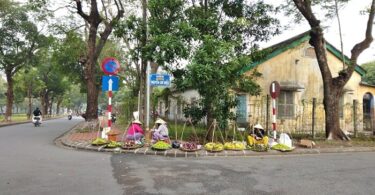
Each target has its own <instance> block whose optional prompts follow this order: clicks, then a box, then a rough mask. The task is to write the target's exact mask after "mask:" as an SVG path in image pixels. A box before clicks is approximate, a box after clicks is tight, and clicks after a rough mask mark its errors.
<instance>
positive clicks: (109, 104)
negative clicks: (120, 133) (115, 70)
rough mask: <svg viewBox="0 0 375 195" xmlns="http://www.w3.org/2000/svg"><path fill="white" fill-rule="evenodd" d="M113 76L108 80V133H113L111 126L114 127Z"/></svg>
mask: <svg viewBox="0 0 375 195" xmlns="http://www.w3.org/2000/svg"><path fill="white" fill-rule="evenodd" d="M111 77H112V75H109V80H108V107H107V110H108V131H111V126H112V84H113V81H112V78H111Z"/></svg>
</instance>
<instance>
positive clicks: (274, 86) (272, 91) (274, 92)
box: [270, 81, 280, 140]
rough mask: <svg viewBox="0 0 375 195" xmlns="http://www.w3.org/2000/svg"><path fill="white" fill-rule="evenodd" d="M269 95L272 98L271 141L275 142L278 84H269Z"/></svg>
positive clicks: (275, 82)
mask: <svg viewBox="0 0 375 195" xmlns="http://www.w3.org/2000/svg"><path fill="white" fill-rule="evenodd" d="M270 94H271V97H272V130H273V132H272V133H273V139H274V140H276V98H277V97H278V96H279V95H280V84H279V83H278V82H277V81H273V82H272V83H271V86H270Z"/></svg>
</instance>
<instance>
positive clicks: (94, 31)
mask: <svg viewBox="0 0 375 195" xmlns="http://www.w3.org/2000/svg"><path fill="white" fill-rule="evenodd" d="M75 2H76V9H77V13H78V14H79V15H80V16H81V17H82V18H83V19H84V20H85V23H86V24H87V25H88V39H87V51H86V53H85V56H83V57H82V58H81V64H82V66H84V80H85V82H86V88H87V109H86V120H88V121H91V120H96V119H97V117H98V92H99V89H98V87H99V85H98V84H97V82H96V74H97V73H96V71H95V70H96V66H97V65H98V63H97V61H98V58H99V55H100V53H101V51H102V49H103V47H104V45H105V43H106V42H107V39H108V37H109V35H110V34H111V32H112V29H113V26H114V25H115V24H116V23H117V22H118V21H119V19H120V18H121V17H123V15H124V8H123V5H122V2H121V1H119V0H114V3H115V5H106V4H104V2H103V1H102V2H103V4H102V6H101V7H102V8H103V13H104V15H103V14H101V13H100V12H99V8H98V2H97V0H91V1H89V5H88V7H89V10H90V11H89V13H85V11H84V10H83V5H82V1H81V0H75ZM107 6H109V7H112V6H115V7H116V9H117V14H116V15H115V16H113V17H111V16H110V14H111V13H112V12H111V11H110V10H109V9H110V8H109V7H107ZM101 24H102V26H101ZM101 29H102V31H100V30H101Z"/></svg>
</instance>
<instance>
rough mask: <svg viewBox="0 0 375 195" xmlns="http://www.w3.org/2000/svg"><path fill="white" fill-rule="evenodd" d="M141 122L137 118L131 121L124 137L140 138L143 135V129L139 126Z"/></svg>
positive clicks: (129, 138)
mask: <svg viewBox="0 0 375 195" xmlns="http://www.w3.org/2000/svg"><path fill="white" fill-rule="evenodd" d="M141 125H142V123H141V121H139V120H134V121H132V124H131V125H130V126H129V128H128V131H127V134H126V139H127V140H141V139H142V138H143V137H144V131H143V129H142V127H141Z"/></svg>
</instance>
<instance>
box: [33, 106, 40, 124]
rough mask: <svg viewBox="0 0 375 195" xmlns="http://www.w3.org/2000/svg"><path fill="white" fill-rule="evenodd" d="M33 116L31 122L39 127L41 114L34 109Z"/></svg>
mask: <svg viewBox="0 0 375 195" xmlns="http://www.w3.org/2000/svg"><path fill="white" fill-rule="evenodd" d="M33 115H34V116H33V118H32V122H33V123H34V125H35V126H39V125H40V124H41V122H42V112H41V111H40V110H39V108H36V109H35V110H34V112H33Z"/></svg>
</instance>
